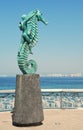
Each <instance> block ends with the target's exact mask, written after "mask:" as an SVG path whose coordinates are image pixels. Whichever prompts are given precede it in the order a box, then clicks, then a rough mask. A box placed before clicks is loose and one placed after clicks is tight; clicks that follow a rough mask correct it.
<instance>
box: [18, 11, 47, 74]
mask: <svg viewBox="0 0 83 130" xmlns="http://www.w3.org/2000/svg"><path fill="white" fill-rule="evenodd" d="M38 21H41V22H43V23H44V24H45V25H47V22H46V21H45V20H44V19H43V17H42V13H41V12H40V11H39V10H34V11H32V12H30V13H29V14H28V15H22V21H21V22H20V23H19V28H20V30H21V31H22V37H21V43H20V47H19V50H18V55H17V59H18V66H19V68H20V70H21V71H22V73H23V74H33V73H35V72H36V71H37V63H36V62H35V61H34V60H32V59H31V60H28V61H27V58H28V56H29V54H33V53H32V48H33V47H34V46H35V45H36V43H37V41H38V27H37V22H38Z"/></svg>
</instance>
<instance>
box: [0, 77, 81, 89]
mask: <svg viewBox="0 0 83 130" xmlns="http://www.w3.org/2000/svg"><path fill="white" fill-rule="evenodd" d="M15 87H16V78H15V77H0V90H11V89H15ZM40 87H41V89H83V77H40Z"/></svg>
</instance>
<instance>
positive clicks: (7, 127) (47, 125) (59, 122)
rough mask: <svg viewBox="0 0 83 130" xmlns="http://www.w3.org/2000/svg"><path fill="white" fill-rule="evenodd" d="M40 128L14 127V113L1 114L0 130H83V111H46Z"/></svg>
mask: <svg viewBox="0 0 83 130" xmlns="http://www.w3.org/2000/svg"><path fill="white" fill-rule="evenodd" d="M42 123H43V124H42V125H40V126H28V127H16V126H13V125H12V113H11V112H0V130H83V110H82V109H68V110H64V109H63V110H61V109H58V110H56V109H44V121H43V122H42Z"/></svg>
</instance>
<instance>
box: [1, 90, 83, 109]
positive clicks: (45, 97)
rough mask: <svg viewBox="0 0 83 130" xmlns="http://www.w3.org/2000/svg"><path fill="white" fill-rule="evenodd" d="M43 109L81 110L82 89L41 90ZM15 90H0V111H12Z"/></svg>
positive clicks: (82, 101)
mask: <svg viewBox="0 0 83 130" xmlns="http://www.w3.org/2000/svg"><path fill="white" fill-rule="evenodd" d="M41 92H42V105H43V108H44V109H72V108H73V109H76V108H83V89H42V90H41ZM14 100H15V90H0V111H12V110H13V108H14Z"/></svg>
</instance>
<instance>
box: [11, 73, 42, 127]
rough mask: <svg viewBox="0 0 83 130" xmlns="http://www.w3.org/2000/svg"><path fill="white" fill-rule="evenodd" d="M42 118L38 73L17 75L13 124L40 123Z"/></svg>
mask: <svg viewBox="0 0 83 130" xmlns="http://www.w3.org/2000/svg"><path fill="white" fill-rule="evenodd" d="M43 119H44V116H43V108H42V95H41V89H40V80H39V75H38V74H27V75H17V76H16V96H15V108H14V113H13V116H12V120H13V124H17V125H30V124H36V123H40V122H42V121H43Z"/></svg>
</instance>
